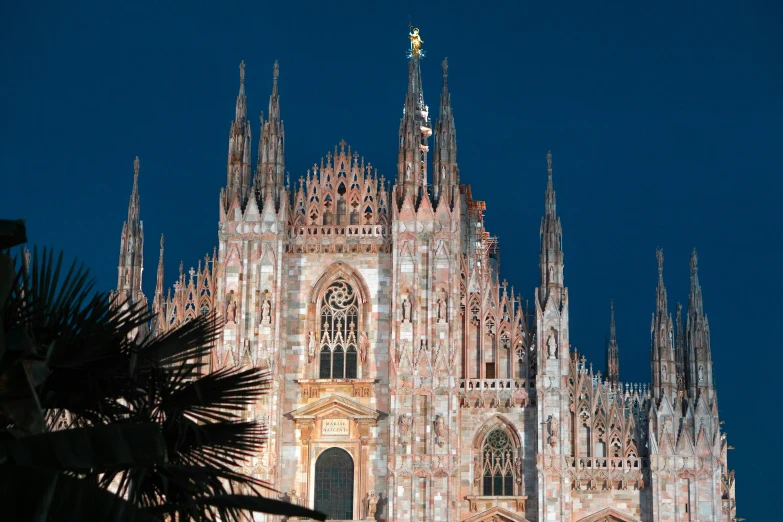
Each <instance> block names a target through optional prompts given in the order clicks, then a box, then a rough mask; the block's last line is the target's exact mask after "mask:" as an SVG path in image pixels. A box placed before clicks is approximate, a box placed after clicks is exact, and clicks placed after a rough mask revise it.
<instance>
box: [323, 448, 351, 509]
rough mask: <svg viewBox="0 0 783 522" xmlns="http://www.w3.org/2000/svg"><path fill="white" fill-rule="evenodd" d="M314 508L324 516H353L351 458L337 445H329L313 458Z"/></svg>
mask: <svg viewBox="0 0 783 522" xmlns="http://www.w3.org/2000/svg"><path fill="white" fill-rule="evenodd" d="M315 510H316V511H320V512H321V513H325V514H326V515H327V519H328V520H352V519H353V459H352V458H351V455H350V454H349V453H348V452H347V451H345V450H344V449H341V448H329V449H328V450H326V451H324V452H323V453H321V455H320V456H319V457H318V460H316V461H315Z"/></svg>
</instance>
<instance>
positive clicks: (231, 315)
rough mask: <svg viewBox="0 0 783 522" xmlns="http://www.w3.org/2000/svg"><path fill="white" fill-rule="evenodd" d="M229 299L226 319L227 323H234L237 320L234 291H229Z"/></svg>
mask: <svg viewBox="0 0 783 522" xmlns="http://www.w3.org/2000/svg"><path fill="white" fill-rule="evenodd" d="M230 299H231V301H230V302H229V303H228V307H227V310H226V320H227V321H228V322H229V323H236V321H237V301H236V299H234V292H231V297H230Z"/></svg>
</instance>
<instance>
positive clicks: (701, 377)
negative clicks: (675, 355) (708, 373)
mask: <svg viewBox="0 0 783 522" xmlns="http://www.w3.org/2000/svg"><path fill="white" fill-rule="evenodd" d="M699 382H704V366H703V365H701V364H700V365H699Z"/></svg>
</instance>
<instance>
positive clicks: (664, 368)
mask: <svg viewBox="0 0 783 522" xmlns="http://www.w3.org/2000/svg"><path fill="white" fill-rule="evenodd" d="M661 380H662V381H663V382H666V365H665V364H664V365H662V366H661Z"/></svg>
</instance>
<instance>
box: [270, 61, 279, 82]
mask: <svg viewBox="0 0 783 522" xmlns="http://www.w3.org/2000/svg"><path fill="white" fill-rule="evenodd" d="M272 71H273V72H272V81H273V84H274V86H275V87H277V78H278V77H279V76H280V64H279V63H278V62H277V60H275V66H274V67H273V69H272Z"/></svg>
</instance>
